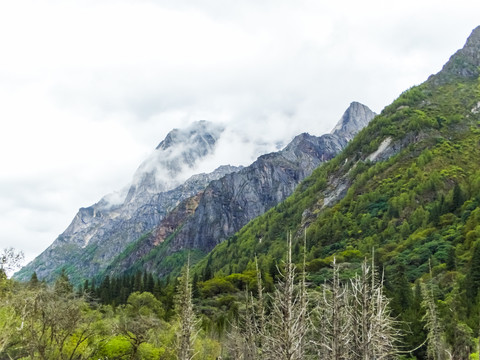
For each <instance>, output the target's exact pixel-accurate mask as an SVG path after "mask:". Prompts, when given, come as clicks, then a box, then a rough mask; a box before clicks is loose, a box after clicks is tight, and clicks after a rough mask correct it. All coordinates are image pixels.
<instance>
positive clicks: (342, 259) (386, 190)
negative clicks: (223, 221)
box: [194, 27, 480, 348]
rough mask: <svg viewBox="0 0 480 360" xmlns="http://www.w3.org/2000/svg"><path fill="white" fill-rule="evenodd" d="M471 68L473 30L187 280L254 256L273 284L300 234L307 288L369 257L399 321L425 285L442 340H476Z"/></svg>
mask: <svg viewBox="0 0 480 360" xmlns="http://www.w3.org/2000/svg"><path fill="white" fill-rule="evenodd" d="M479 66H480V27H478V28H476V29H475V30H474V31H473V32H472V34H471V35H470V37H469V38H468V40H467V42H466V44H465V46H464V47H463V48H462V49H461V50H459V51H458V52H456V53H455V54H454V55H453V56H452V57H451V58H450V60H449V61H448V62H447V63H446V64H445V66H444V67H443V69H442V70H441V71H440V72H439V73H437V74H435V75H432V76H431V77H430V78H429V79H428V80H427V81H425V82H424V83H423V84H421V85H419V86H415V87H412V88H411V89H409V90H407V91H405V92H404V93H402V94H401V96H400V97H399V98H398V99H397V100H395V101H394V102H393V103H392V104H391V105H389V106H387V107H386V108H385V109H384V110H383V111H382V112H381V114H379V115H378V116H376V117H375V119H373V120H372V121H371V122H370V123H369V124H368V126H367V127H365V128H364V129H363V130H362V131H360V133H359V134H358V135H357V136H356V137H355V138H354V139H353V140H352V141H351V142H350V143H349V144H348V145H347V146H346V148H345V150H344V151H342V152H341V153H340V154H339V155H337V156H336V157H335V158H334V159H332V160H331V161H328V162H326V163H325V164H323V165H321V166H319V167H318V168H317V169H316V170H314V172H313V173H312V175H311V176H310V177H307V178H306V179H305V180H304V181H303V182H302V183H301V184H300V185H299V186H298V187H297V188H296V190H295V192H294V193H293V194H292V196H290V197H288V198H287V199H286V200H285V201H284V202H282V203H280V204H279V205H277V206H275V207H274V208H272V209H271V210H269V211H267V212H266V213H265V214H264V215H262V216H260V217H258V218H256V219H255V220H253V221H251V222H250V223H249V224H248V225H247V226H245V227H243V228H242V229H241V230H240V231H239V232H237V233H236V234H235V235H234V236H232V237H231V238H229V239H228V240H227V241H224V242H222V243H221V244H219V245H217V246H216V247H215V248H214V249H213V250H212V251H211V252H210V253H209V255H208V256H207V257H206V258H204V259H203V260H201V261H200V262H199V263H198V264H197V265H196V267H195V269H194V272H195V273H196V275H197V276H199V278H200V279H202V277H203V280H207V279H209V278H210V277H211V276H212V275H214V276H215V278H217V279H218V278H222V277H223V276H226V275H229V274H231V273H242V272H245V271H248V270H251V269H252V268H253V269H254V266H255V265H254V264H253V263H252V259H253V258H254V257H257V258H258V263H259V266H260V269H261V270H262V272H263V273H265V274H267V275H266V276H267V279H268V278H269V276H271V277H274V276H276V274H277V272H276V265H277V264H278V263H279V260H280V259H281V258H282V257H283V256H284V254H285V246H286V241H285V239H286V238H287V236H288V234H292V236H293V238H294V249H295V251H294V258H295V259H296V261H297V262H298V263H301V262H302V261H303V254H302V249H303V239H304V235H306V240H307V246H306V266H307V270H308V271H309V281H310V283H311V284H312V286H314V285H315V284H318V285H319V284H322V283H323V281H324V280H325V279H326V278H329V276H330V275H329V274H330V266H331V263H332V261H333V259H334V257H335V258H336V261H337V263H339V264H340V266H341V268H342V270H343V271H344V272H345V273H346V275H345V276H349V274H350V276H351V275H352V274H353V273H354V271H355V269H356V268H358V266H359V263H360V262H361V261H362V260H363V259H364V258H365V257H367V256H371V254H372V249H373V250H374V254H375V262H376V264H377V265H378V266H379V267H380V268H381V269H383V271H384V275H383V276H384V278H385V286H386V289H387V291H388V295H389V296H390V297H391V298H392V304H393V305H392V307H393V313H394V315H397V316H399V320H408V321H412V322H415V321H417V322H418V321H420V319H421V316H420V315H418V312H417V313H415V312H414V310H412V309H411V308H410V307H409V306H413V305H411V302H412V301H413V300H411V299H413V298H414V294H413V291H412V288H414V283H416V284H417V285H418V286H417V287H418V289H419V290H418V291H420V284H421V283H425V282H426V281H430V282H431V284H432V286H434V289H435V297H436V298H437V299H441V300H442V301H441V303H439V310H438V311H439V314H440V315H441V316H442V317H444V318H443V320H442V321H444V323H442V324H443V325H442V326H445V328H446V331H447V333H449V334H453V333H454V332H455V331H457V330H458V329H457V330H455V329H454V328H452V326H456V325H457V324H458V323H462V324H464V325H465V326H466V327H467V326H468V327H469V329H468V331H472V333H474V334H476V333H477V332H478V330H479V328H478V324H479V320H480V319H479V312H478V310H479V307H478V304H479V303H478V298H475V296H476V294H477V293H478V288H480V280H479V279H480V270H478V269H479V262H480V260H479V259H478V254H480V162H479V161H478V159H480V80H479ZM475 254H477V255H475ZM271 277H270V279H271ZM399 283H402V284H404V285H405V286H404V287H403V288H402V289H400V285H398V284H399ZM409 292H410V294H409ZM415 296H417V299H420V298H421V295H418V294H417V295H415ZM409 298H410V300H408V299H409ZM405 299H406V300H405ZM409 301H410V303H409ZM418 301H419V302H420V301H421V300H418ZM459 304H462V305H461V306H460V307H459ZM446 309H456V310H455V311H451V310H448V311H447V310H446ZM406 310H408V311H410V312H407V311H406ZM408 316H410V318H408ZM453 316H455V318H453ZM415 317H417V318H416V319H415ZM407 318H408V319H407ZM462 326H463V325H462ZM420 329H423V327H422V325H421V324H420ZM419 331H420V332H421V331H422V330H419ZM417 335H418V334H417ZM450 338H451V337H450ZM452 341H453V340H452ZM419 343H421V341H420V342H417V343H415V342H413V341H412V343H409V344H407V345H406V346H405V347H406V348H415V347H416V346H418V344H419ZM452 346H453V348H455V346H454V345H452Z"/></svg>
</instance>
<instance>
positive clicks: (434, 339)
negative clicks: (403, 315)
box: [421, 261, 451, 360]
mask: <svg viewBox="0 0 480 360" xmlns="http://www.w3.org/2000/svg"><path fill="white" fill-rule="evenodd" d="M429 265H430V261H429ZM431 276H432V271H431V269H430V281H427V282H426V283H422V288H421V289H422V296H423V301H422V306H423V308H424V309H425V316H424V318H423V320H424V321H425V329H426V330H427V355H428V358H429V359H433V360H447V359H449V358H451V355H450V351H449V349H448V346H447V343H446V341H445V332H444V329H443V326H442V324H441V322H440V318H439V316H438V309H437V304H436V301H435V295H434V293H433V284H432V280H431Z"/></svg>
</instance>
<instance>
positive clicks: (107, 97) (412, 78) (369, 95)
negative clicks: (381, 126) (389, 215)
mask: <svg viewBox="0 0 480 360" xmlns="http://www.w3.org/2000/svg"><path fill="white" fill-rule="evenodd" d="M478 13H480V3H478V1H461V0H460V1H456V2H438V1H433V0H425V1H421V2H418V1H413V0H405V1H402V2H397V3H386V2H384V1H379V0H377V1H373V0H367V1H363V2H358V1H353V0H342V1H337V2H320V1H314V0H299V1H289V0H261V1H258V0H255V1H254V0H245V1H241V2H225V1H221V0H198V1H191V0H178V1H171V0H143V1H133V0H120V1H113V0H99V1H98V0H97V1H91V0H87V1H70V2H62V1H55V0H40V1H34V0H18V1H10V2H7V1H5V2H2V3H1V4H0V46H1V49H2V56H1V57H0V102H1V106H0V119H1V123H0V153H1V154H2V171H1V172H0V186H1V188H0V204H1V205H0V209H1V211H2V213H1V214H0V215H1V216H0V248H1V247H6V246H15V247H17V248H19V249H21V250H24V251H26V252H27V253H29V254H30V256H34V254H38V252H40V251H41V250H42V249H44V248H45V247H46V246H47V245H48V244H50V243H51V242H52V241H53V240H54V238H55V237H56V236H57V235H58V234H59V233H61V232H62V231H63V230H64V229H65V228H66V226H67V225H68V223H69V222H70V220H71V219H72V218H73V216H74V215H75V212H76V211H77V209H78V208H79V207H81V206H88V205H90V204H92V203H94V202H96V201H98V200H99V199H100V198H101V197H102V196H104V195H105V194H108V193H111V192H113V191H116V190H120V189H122V188H123V187H124V186H125V185H127V184H128V183H129V182H130V181H131V180H132V176H133V174H134V172H135V170H136V169H137V167H138V166H139V164H140V163H141V162H142V161H143V160H144V159H145V158H147V156H148V155H149V154H150V153H151V152H152V151H153V149H154V148H155V146H156V145H157V144H158V143H159V142H160V141H161V140H162V139H163V138H164V137H165V135H166V134H167V133H168V131H170V130H171V129H172V128H175V127H176V128H182V127H185V126H187V125H188V124H190V123H192V122H193V121H197V120H200V119H206V120H209V121H213V122H217V123H223V124H225V125H226V126H227V128H226V130H225V134H224V137H222V140H221V141H220V143H219V144H218V151H217V152H216V154H217V155H216V157H211V158H209V159H208V160H206V161H205V162H204V164H203V165H202V168H199V170H203V169H205V170H213V168H214V167H216V165H219V164H220V163H222V164H223V163H231V164H232V165H239V164H242V165H247V164H248V163H249V162H251V161H253V160H254V159H255V158H256V157H257V156H258V155H259V154H261V153H263V152H270V151H274V150H277V149H278V148H280V147H282V146H283V145H285V144H286V143H287V142H288V141H290V140H291V139H292V138H293V137H294V136H295V135H297V134H298V133H300V132H305V131H306V132H310V133H311V134H315V135H321V134H323V133H325V132H329V131H330V130H331V129H332V128H333V126H334V125H335V123H336V122H337V120H338V119H339V118H340V116H341V115H342V114H343V112H344V110H345V109H346V108H347V107H348V105H349V103H350V102H351V101H354V100H355V101H359V102H362V103H364V104H366V105H367V106H369V107H371V108H372V110H374V111H376V112H380V111H381V109H382V108H383V107H384V106H385V105H387V104H388V103H390V102H391V101H392V100H393V99H394V98H395V97H396V96H398V95H399V94H400V93H401V92H402V91H403V90H405V89H407V88H409V87H410V86H412V85H414V84H418V83H420V82H422V81H423V80H425V79H426V78H427V77H428V75H430V74H431V73H434V72H437V71H438V70H440V69H441V66H442V65H443V64H444V63H445V62H446V61H447V60H448V57H449V56H450V55H451V54H453V52H454V51H455V50H456V49H458V48H460V47H461V46H462V45H463V43H464V41H465V39H466V37H467V36H468V35H469V33H470V31H471V30H472V29H473V28H474V27H475V26H477V25H478Z"/></svg>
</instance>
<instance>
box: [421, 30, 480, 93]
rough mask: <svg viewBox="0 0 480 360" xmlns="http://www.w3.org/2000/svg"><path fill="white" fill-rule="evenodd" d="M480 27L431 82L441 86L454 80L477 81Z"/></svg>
mask: <svg viewBox="0 0 480 360" xmlns="http://www.w3.org/2000/svg"><path fill="white" fill-rule="evenodd" d="M479 50H480V26H478V27H477V28H475V29H474V30H473V31H472V33H471V35H470V36H469V37H468V39H467V42H466V43H465V46H464V47H463V48H462V49H460V50H458V51H457V52H456V53H455V54H453V55H452V56H451V57H450V59H449V60H448V62H447V63H446V64H445V65H444V66H443V68H442V70H441V71H440V72H439V73H438V74H436V75H433V76H432V77H431V78H430V79H429V81H433V82H434V83H435V84H437V85H440V84H444V83H446V82H448V81H450V80H451V79H452V78H455V77H461V78H470V79H475V78H477V77H478V76H479V75H480V71H479V67H480V52H479Z"/></svg>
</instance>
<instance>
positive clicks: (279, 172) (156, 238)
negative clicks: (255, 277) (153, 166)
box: [107, 102, 375, 276]
mask: <svg viewBox="0 0 480 360" xmlns="http://www.w3.org/2000/svg"><path fill="white" fill-rule="evenodd" d="M374 116H375V113H374V112H372V111H371V110H370V109H369V108H368V107H366V106H365V105H362V104H359V103H356V102H354V103H352V104H351V105H350V106H349V108H348V109H347V111H346V112H345V114H344V115H343V116H342V118H341V119H340V121H339V122H338V124H337V126H336V127H335V129H334V130H333V131H332V133H331V134H326V135H323V136H320V137H317V136H312V135H309V134H306V133H304V134H300V135H298V136H296V137H295V138H294V139H293V140H292V141H291V143H290V144H288V145H287V146H286V147H285V148H284V149H283V150H282V151H279V152H275V153H271V154H266V155H263V156H260V157H259V158H258V159H257V160H256V161H255V162H254V163H253V164H251V165H250V166H248V167H245V168H243V169H241V170H239V171H237V172H231V173H229V174H227V175H225V176H223V177H222V178H220V179H217V180H214V181H212V182H211V183H210V184H209V185H208V186H207V187H206V189H205V190H204V191H202V192H201V193H199V194H197V195H195V197H193V198H190V199H188V200H187V201H186V202H184V203H182V204H181V205H180V206H179V207H178V208H177V209H176V210H175V211H173V212H172V213H171V214H169V215H168V216H167V217H165V218H164V219H163V220H162V221H161V222H160V224H159V226H158V227H157V228H156V229H155V231H154V232H152V233H151V234H150V235H149V236H147V237H146V238H144V239H143V242H139V243H138V244H136V246H135V247H134V248H132V253H131V254H129V255H127V256H125V254H123V255H122V258H121V259H117V260H116V261H115V262H114V263H113V264H112V265H111V266H110V267H109V269H108V272H107V273H108V274H109V275H114V274H115V273H118V272H121V271H125V270H126V269H130V267H131V266H132V265H133V264H135V267H136V268H137V269H140V268H143V269H147V270H148V271H151V272H153V273H156V274H157V275H160V276H161V275H166V274H168V273H169V272H170V271H172V270H173V269H172V264H171V263H172V262H171V261H168V259H169V257H171V256H174V255H175V253H177V252H182V251H184V250H185V249H193V250H201V251H202V252H203V253H206V252H208V251H210V250H211V249H213V247H215V245H217V244H218V243H220V242H222V241H223V240H225V239H226V238H228V237H229V236H231V235H233V234H234V233H235V232H237V231H238V230H240V229H241V228H242V227H243V226H244V225H246V224H247V223H248V222H249V221H250V220H252V219H254V218H256V217H257V216H259V215H261V214H263V213H265V212H266V211H267V210H268V209H270V208H272V207H274V206H275V205H277V204H279V203H280V202H282V201H283V200H285V199H286V198H287V197H288V196H289V195H291V194H292V193H293V191H294V189H295V188H296V187H297V186H298V184H299V183H300V182H301V181H302V180H303V179H304V178H305V177H307V176H309V175H310V174H311V173H312V171H313V170H314V169H315V168H316V167H318V166H319V165H320V164H321V163H323V162H325V161H327V160H330V159H332V158H333V157H334V156H336V155H337V154H338V153H339V152H340V151H341V150H342V149H343V148H344V147H345V146H346V144H347V142H348V140H350V139H351V138H352V137H353V136H354V135H355V134H356V133H357V132H358V131H359V130H361V129H362V128H363V127H364V126H366V125H367V124H368V123H369V121H370V120H371V119H372V118H373V117H374Z"/></svg>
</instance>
